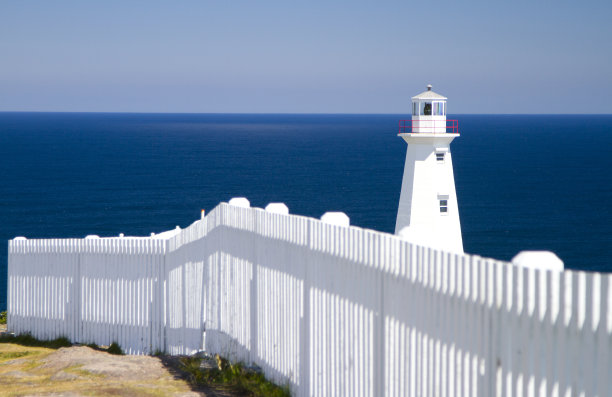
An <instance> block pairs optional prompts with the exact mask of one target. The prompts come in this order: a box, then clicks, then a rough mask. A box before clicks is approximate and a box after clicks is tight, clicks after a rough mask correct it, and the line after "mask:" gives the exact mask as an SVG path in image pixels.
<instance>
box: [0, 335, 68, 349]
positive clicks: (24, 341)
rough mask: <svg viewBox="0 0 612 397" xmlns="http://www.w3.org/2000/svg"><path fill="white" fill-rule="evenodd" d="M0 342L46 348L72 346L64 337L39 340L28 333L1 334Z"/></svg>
mask: <svg viewBox="0 0 612 397" xmlns="http://www.w3.org/2000/svg"><path fill="white" fill-rule="evenodd" d="M0 343H14V344H17V345H21V346H30V347H46V348H48V349H59V348H60V347H69V346H72V343H70V341H69V340H68V338H66V337H63V336H62V337H59V338H57V339H53V340H40V339H36V338H34V337H33V336H32V335H30V334H21V335H16V336H15V335H2V336H0Z"/></svg>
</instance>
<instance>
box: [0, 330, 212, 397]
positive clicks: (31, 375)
mask: <svg viewBox="0 0 612 397" xmlns="http://www.w3.org/2000/svg"><path fill="white" fill-rule="evenodd" d="M0 331H1V330H0ZM0 395H2V396H70V397H72V396H108V395H112V396H176V397H179V396H182V397H191V396H219V394H218V393H214V392H212V391H208V390H192V388H191V387H190V385H189V383H188V382H187V381H186V380H185V379H184V376H183V374H182V373H181V372H180V371H179V370H178V369H177V368H176V367H173V366H172V358H165V359H164V358H159V357H149V356H118V355H112V354H109V353H106V352H104V351H98V350H94V349H91V348H89V347H86V346H72V347H63V348H61V349H58V350H53V349H48V348H42V347H29V346H21V345H17V344H12V343H0Z"/></svg>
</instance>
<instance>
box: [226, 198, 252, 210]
mask: <svg viewBox="0 0 612 397" xmlns="http://www.w3.org/2000/svg"><path fill="white" fill-rule="evenodd" d="M229 205H233V206H236V207H242V208H251V202H250V201H249V200H247V198H246V197H234V198H232V199H231V200H230V201H229Z"/></svg>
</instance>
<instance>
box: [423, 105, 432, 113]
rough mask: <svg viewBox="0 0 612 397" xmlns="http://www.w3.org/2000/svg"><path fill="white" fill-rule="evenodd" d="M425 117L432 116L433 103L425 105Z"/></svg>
mask: <svg viewBox="0 0 612 397" xmlns="http://www.w3.org/2000/svg"><path fill="white" fill-rule="evenodd" d="M423 115H425V116H431V103H428V102H426V103H425V106H424V107H423Z"/></svg>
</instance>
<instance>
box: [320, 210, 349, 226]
mask: <svg viewBox="0 0 612 397" xmlns="http://www.w3.org/2000/svg"><path fill="white" fill-rule="evenodd" d="M321 221H322V222H324V223H328V224H330V225H337V226H347V227H348V226H350V225H351V219H350V218H349V217H348V215H346V214H345V213H344V212H326V213H324V214H323V215H322V216H321Z"/></svg>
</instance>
